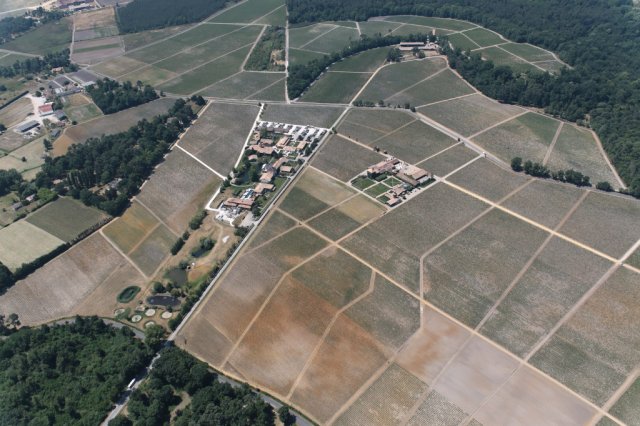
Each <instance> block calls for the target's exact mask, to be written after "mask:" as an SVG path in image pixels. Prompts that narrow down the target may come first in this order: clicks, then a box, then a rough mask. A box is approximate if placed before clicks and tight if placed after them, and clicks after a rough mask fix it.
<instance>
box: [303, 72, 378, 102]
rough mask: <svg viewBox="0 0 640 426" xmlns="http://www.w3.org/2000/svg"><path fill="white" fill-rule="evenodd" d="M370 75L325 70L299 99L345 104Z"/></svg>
mask: <svg viewBox="0 0 640 426" xmlns="http://www.w3.org/2000/svg"><path fill="white" fill-rule="evenodd" d="M370 76H371V74H370V73H352V72H346V73H345V72H331V71H329V72H326V73H324V74H323V75H322V77H320V79H318V80H317V81H316V82H315V83H314V84H313V85H312V86H311V87H310V88H309V89H308V90H307V91H306V92H305V93H304V94H303V95H302V97H301V98H300V101H301V102H321V103H336V104H340V103H342V104H347V103H349V102H351V99H353V97H354V96H355V95H356V93H358V91H359V90H360V88H362V86H364V84H365V83H366V82H367V80H368V79H369V77H370Z"/></svg>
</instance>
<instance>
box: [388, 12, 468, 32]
mask: <svg viewBox="0 0 640 426" xmlns="http://www.w3.org/2000/svg"><path fill="white" fill-rule="evenodd" d="M383 20H384V21H388V22H402V23H407V24H415V25H424V26H427V27H433V28H441V29H446V30H452V31H462V30H468V29H470V28H475V27H477V25H475V24H472V23H471V22H466V21H459V20H457V19H449V18H434V17H427V16H413V15H397V16H387V17H385V18H383Z"/></svg>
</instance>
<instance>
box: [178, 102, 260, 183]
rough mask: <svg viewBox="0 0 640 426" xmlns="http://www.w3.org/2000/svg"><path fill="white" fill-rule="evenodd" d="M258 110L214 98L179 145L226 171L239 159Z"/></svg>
mask: <svg viewBox="0 0 640 426" xmlns="http://www.w3.org/2000/svg"><path fill="white" fill-rule="evenodd" d="M258 111H259V109H258V107H257V106H254V105H242V104H225V103H220V102H212V103H210V104H209V105H208V106H207V107H206V110H204V111H203V112H202V114H201V115H200V117H199V118H198V120H197V121H196V122H195V123H194V124H193V125H192V126H191V127H190V128H189V130H188V131H187V133H186V134H185V135H184V136H183V137H182V139H181V140H180V143H179V145H180V146H181V147H182V148H184V149H186V150H187V151H189V153H191V154H193V155H195V156H196V157H198V158H199V159H200V160H201V161H203V162H204V163H205V164H207V165H208V166H209V167H211V168H212V169H214V170H215V171H217V172H218V173H220V174H222V175H226V174H228V173H229V172H230V171H231V169H232V168H233V167H234V166H235V164H236V162H237V161H238V157H240V154H241V153H242V149H243V147H244V144H245V141H246V140H247V136H248V135H249V132H250V131H251V129H252V126H253V122H254V121H255V119H256V116H257V115H258Z"/></svg>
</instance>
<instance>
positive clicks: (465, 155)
mask: <svg viewBox="0 0 640 426" xmlns="http://www.w3.org/2000/svg"><path fill="white" fill-rule="evenodd" d="M477 156H478V154H477V153H476V152H475V151H472V150H470V149H469V148H467V147H466V146H464V145H463V144H459V145H456V146H454V147H453V148H451V149H448V150H446V151H445V152H442V153H440V154H438V155H436V156H435V157H432V158H430V159H428V160H425V161H422V162H420V163H418V166H419V167H422V168H423V169H425V170H428V171H430V172H431V173H433V174H434V175H436V176H445V175H447V174H449V173H451V172H452V171H454V170H455V169H457V168H458V167H461V166H463V165H464V164H466V163H468V162H469V161H471V160H473V159H474V158H476V157H477Z"/></svg>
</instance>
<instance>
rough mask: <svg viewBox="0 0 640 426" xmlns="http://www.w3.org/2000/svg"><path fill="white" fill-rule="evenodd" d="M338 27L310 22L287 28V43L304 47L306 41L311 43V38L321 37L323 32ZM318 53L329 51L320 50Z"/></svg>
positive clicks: (296, 46) (300, 47)
mask: <svg viewBox="0 0 640 426" xmlns="http://www.w3.org/2000/svg"><path fill="white" fill-rule="evenodd" d="M337 28H338V27H337V26H336V25H333V24H329V23H319V24H311V25H305V26H301V27H295V28H290V29H289V38H290V41H289V44H290V46H291V47H293V48H295V49H304V48H305V46H306V45H307V44H308V43H311V42H312V41H313V40H315V39H317V38H318V37H322V36H323V35H324V34H327V33H328V32H329V31H333V30H335V29H337ZM320 53H326V54H328V53H331V52H320Z"/></svg>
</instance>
